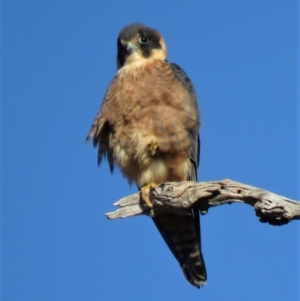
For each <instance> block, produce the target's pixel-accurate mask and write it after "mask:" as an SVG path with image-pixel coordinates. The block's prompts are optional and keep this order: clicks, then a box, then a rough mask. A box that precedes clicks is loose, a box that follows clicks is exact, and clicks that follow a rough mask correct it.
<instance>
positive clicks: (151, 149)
mask: <svg viewBox="0 0 300 301" xmlns="http://www.w3.org/2000/svg"><path fill="white" fill-rule="evenodd" d="M199 127H200V119H199V108H198V105H197V96H196V92H195V90H194V87H193V85H192V83H191V81H190V79H189V78H188V76H187V75H186V73H185V72H184V71H183V70H182V69H181V68H180V67H179V66H178V65H177V64H174V63H169V62H168V61H167V50H166V43H165V41H164V39H163V37H162V35H161V34H160V33H159V32H158V31H157V30H155V29H152V28H149V27H147V26H145V25H143V24H141V23H134V24H131V25H129V26H126V27H124V28H123V29H122V30H121V32H120V33H119V36H118V39H117V73H116V75H115V76H114V78H113V80H112V82H111V84H110V86H109V87H108V89H107V91H106V94H105V96H104V100H103V102H102V105H101V108H100V111H99V113H98V115H97V116H96V118H95V120H94V122H93V124H92V127H91V129H90V132H89V134H88V136H87V140H90V139H92V140H93V143H94V146H95V147H98V163H99V164H100V163H101V161H102V159H103V158H105V159H107V161H108V164H109V167H110V170H111V171H113V168H114V165H115V164H116V165H118V166H119V167H120V170H121V172H122V174H123V175H124V177H126V178H127V179H128V181H129V183H132V182H134V183H136V185H137V186H138V188H139V189H140V190H141V191H142V192H143V191H144V190H145V189H146V188H149V187H155V185H158V184H161V183H164V182H171V181H178V182H180V181H197V167H198V164H199V151H200V139H199V134H198V133H199ZM143 189H144V190H143ZM144 199H145V201H146V202H147V203H148V204H149V206H151V201H150V200H149V199H148V200H147V198H146V197H144ZM149 202H150V203H149ZM153 221H154V223H155V225H156V227H157V228H158V230H159V232H160V234H161V235H162V237H163V238H164V240H165V242H166V243H167V245H168V246H169V248H170V250H171V252H172V253H173V255H174V256H175V258H176V259H177V261H178V262H179V265H180V266H181V268H182V270H183V273H184V275H185V277H186V279H187V280H188V281H189V282H190V283H191V284H192V285H194V286H196V287H200V286H201V285H203V284H205V282H206V279H207V276H206V269H205V264H204V260H203V256H202V251H201V238H200V223H199V212H198V211H197V210H193V209H187V210H186V211H185V212H183V214H180V215H179V214H176V213H161V214H159V215H157V216H155V215H154V217H153Z"/></svg>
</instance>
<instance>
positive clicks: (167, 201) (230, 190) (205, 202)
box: [106, 180, 300, 225]
mask: <svg viewBox="0 0 300 301" xmlns="http://www.w3.org/2000/svg"><path fill="white" fill-rule="evenodd" d="M148 191H149V197H150V199H151V203H152V204H153V207H152V208H150V207H148V206H147V205H146V203H145V202H144V200H143V199H142V196H141V194H140V193H136V194H133V195H130V196H128V197H125V198H123V199H121V200H119V201H118V202H116V203H115V204H114V205H116V206H118V207H120V208H119V209H117V210H116V211H114V212H110V213H107V214H106V216H107V217H108V218H109V219H118V218H125V217H130V216H135V215H141V214H144V215H149V216H154V215H158V214H160V213H162V212H166V211H169V212H177V213H178V214H187V213H186V210H185V209H187V208H196V209H198V210H199V211H200V212H201V213H202V214H204V213H206V212H207V211H208V209H209V208H211V207H214V206H219V205H223V204H232V203H244V204H248V205H250V206H253V207H254V209H255V212H256V215H257V216H258V217H259V219H260V221H261V222H268V223H269V224H271V225H284V224H287V223H288V222H290V221H291V220H300V202H296V201H293V200H291V199H288V198H286V197H282V196H279V195H277V194H274V193H272V192H269V191H266V190H263V189H260V188H256V187H253V186H249V185H245V184H242V183H239V182H234V181H231V180H222V181H214V182H170V183H164V184H161V185H159V186H157V187H155V188H150V189H148ZM146 192H147V191H146Z"/></svg>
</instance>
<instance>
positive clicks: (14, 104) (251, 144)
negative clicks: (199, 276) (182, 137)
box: [1, 0, 300, 301]
mask: <svg viewBox="0 0 300 301" xmlns="http://www.w3.org/2000/svg"><path fill="white" fill-rule="evenodd" d="M1 10H2V17H1V18H2V42H1V44H2V47H1V48H2V96H1V129H2V137H1V146H2V148H1V154H2V163H1V164H2V167H1V169H2V172H1V174H2V181H1V182H2V184H1V185H2V195H1V196H2V209H1V210H2V216H1V221H2V239H1V243H2V267H1V271H2V281H1V286H2V299H3V300H4V301H11V300H14V301H15V300H30V301H35V300H39V301H40V300H43V301H47V300H56V301H59V300H64V301H66V300H72V301H76V300H215V301H217V300H231V301H233V300H237V301H239V300H244V301H246V300H251V301H252V300H275V301H276V300H282V298H284V299H285V300H289V301H293V300H300V294H299V289H298V287H300V277H299V253H300V250H299V226H298V225H297V222H292V223H290V224H289V225H286V226H282V227H274V226H270V225H268V224H262V223H259V222H258V219H257V217H256V216H255V213H254V210H253V208H252V207H249V206H246V205H231V206H227V205H226V206H221V207H218V208H213V209H211V210H210V211H209V213H208V215H206V216H203V217H202V219H201V226H202V244H203V252H204V256H205V261H206V266H207V270H208V283H207V285H206V286H204V287H203V288H202V289H200V290H197V289H195V288H193V287H192V286H191V285H189V284H188V283H187V282H186V280H185V278H184V276H183V274H182V272H181V270H180V268H179V266H178V264H177V262H176V261H175V259H174V258H173V256H172V255H171V253H170V251H169V250H168V248H167V246H166V245H165V243H164V242H163V240H162V238H161V237H160V235H159V233H158V231H157V230H156V228H155V227H154V225H153V223H152V221H151V220H150V219H149V218H147V217H136V218H129V219H125V220H119V221H109V220H107V219H106V218H105V216H104V213H105V212H109V211H112V210H113V209H114V208H113V207H112V204H113V203H114V202H115V201H117V200H118V199H120V198H121V197H124V196H126V195H129V194H132V193H135V192H136V188H135V187H134V186H132V187H130V186H129V185H128V184H127V182H126V180H125V179H123V178H122V176H121V175H120V173H119V172H118V171H117V172H115V173H114V174H113V175H112V176H111V175H110V173H109V169H108V166H107V164H106V162H105V164H102V165H101V167H100V168H97V165H96V150H95V149H93V148H92V145H91V144H89V145H85V144H84V139H85V137H86V135H87V133H88V131H89V128H90V125H91V123H92V121H93V119H94V117H95V115H96V113H97V111H98V108H99V106H100V103H101V100H102V97H103V95H104V93H105V90H106V88H107V86H108V85H109V83H110V81H111V79H112V77H113V75H114V73H115V71H116V67H115V66H116V63H115V57H116V38H117V35H118V32H119V30H120V29H121V28H122V27H123V26H125V25H127V24H130V23H132V22H138V21H140V22H144V23H145V24H147V25H149V26H151V27H154V28H157V29H159V30H160V31H161V33H162V34H163V36H164V38H165V40H166V42H167V45H168V54H169V61H171V62H176V63H178V64H179V65H180V66H181V67H183V69H184V70H185V71H186V72H187V73H188V75H189V76H190V78H191V79H192V81H193V83H194V86H195V88H196V90H197V92H198V96H199V104H200V106H201V117H202V121H203V126H202V129H201V140H202V149H201V160H200V161H201V163H200V171H199V174H200V179H201V180H202V181H209V180H221V179H224V178H230V179H233V180H236V181H240V182H243V183H247V184H249V185H254V186H258V187H261V188H264V189H267V190H270V191H273V192H275V193H278V194H280V195H284V196H287V197H289V198H292V199H299V190H298V191H297V189H298V188H297V185H298V183H299V173H298V174H297V169H298V168H299V165H298V166H297V164H298V161H297V155H298V153H299V149H298V150H297V147H299V145H297V140H298V141H299V132H297V118H298V117H299V107H297V13H299V12H297V2H296V1H274V0H265V1H259V0H252V1H240V0H231V1H222V0H217V1H207V0H201V1H178V0H177V1H176V0H174V1H166V0H160V1H157V0H153V1H147V2H146V1H139V2H138V1H132V0H127V1H82V0H81V1H79V0H78V1H58V0H52V1H37V0H36V1H34V0H28V1H21V0H10V1H8V0H6V1H2V8H1ZM298 15H299V14H298ZM298 130H299V128H298ZM297 227H298V229H297ZM297 240H298V242H297ZM297 263H298V270H297ZM297 290H298V298H297Z"/></svg>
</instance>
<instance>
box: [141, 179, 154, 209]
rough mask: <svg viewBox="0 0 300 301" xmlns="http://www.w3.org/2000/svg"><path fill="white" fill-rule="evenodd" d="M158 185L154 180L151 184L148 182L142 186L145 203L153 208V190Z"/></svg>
mask: <svg viewBox="0 0 300 301" xmlns="http://www.w3.org/2000/svg"><path fill="white" fill-rule="evenodd" d="M156 186H157V184H156V183H154V182H152V183H150V184H147V185H145V186H143V187H142V188H141V194H142V199H143V200H144V201H145V203H146V204H147V205H148V206H149V207H150V208H153V204H152V202H151V195H150V193H151V190H152V189H154V188H155V187H156ZM148 189H149V191H147V190H148Z"/></svg>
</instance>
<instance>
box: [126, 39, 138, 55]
mask: <svg viewBox="0 0 300 301" xmlns="http://www.w3.org/2000/svg"><path fill="white" fill-rule="evenodd" d="M137 50H138V47H137V46H136V45H135V44H133V43H132V42H128V43H127V51H128V53H129V54H131V53H132V52H135V51H137Z"/></svg>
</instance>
